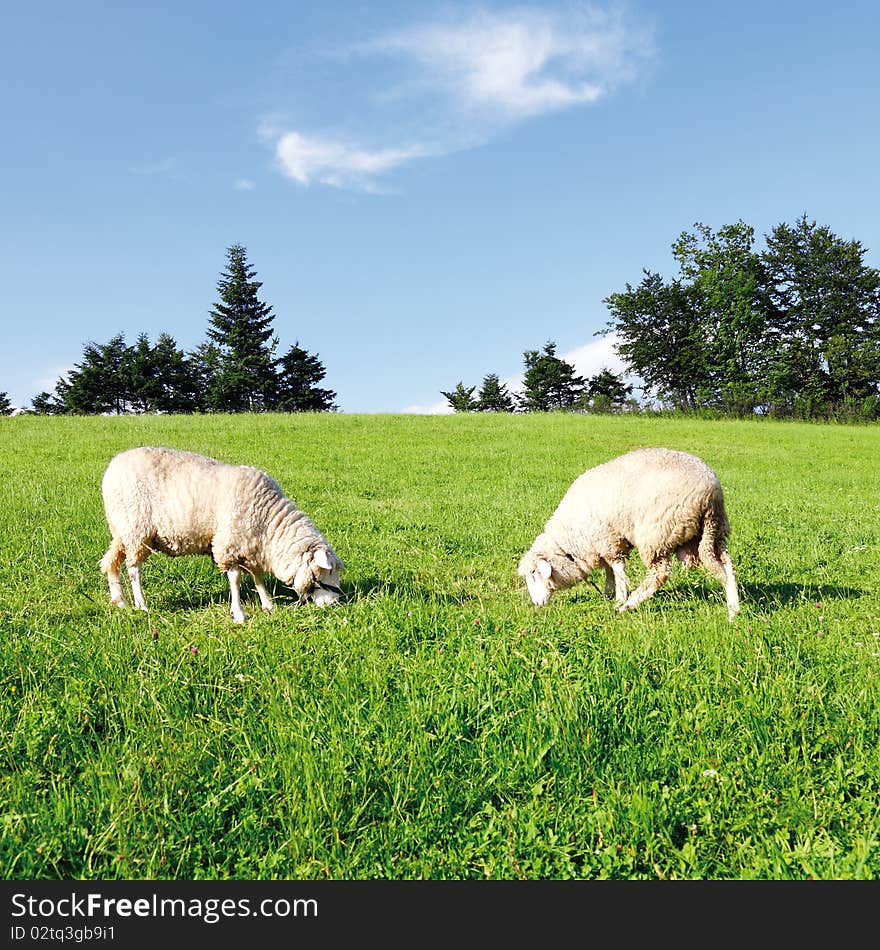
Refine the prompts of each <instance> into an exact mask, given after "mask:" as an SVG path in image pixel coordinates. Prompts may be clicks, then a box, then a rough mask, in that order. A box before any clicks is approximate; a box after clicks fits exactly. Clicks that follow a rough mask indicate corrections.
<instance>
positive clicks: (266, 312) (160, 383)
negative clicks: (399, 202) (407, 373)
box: [0, 244, 337, 414]
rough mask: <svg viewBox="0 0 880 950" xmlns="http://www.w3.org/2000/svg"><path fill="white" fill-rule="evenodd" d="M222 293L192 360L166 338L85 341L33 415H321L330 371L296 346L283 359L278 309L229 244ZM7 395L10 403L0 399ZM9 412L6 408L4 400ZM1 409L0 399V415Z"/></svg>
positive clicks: (328, 399) (242, 252)
mask: <svg viewBox="0 0 880 950" xmlns="http://www.w3.org/2000/svg"><path fill="white" fill-rule="evenodd" d="M226 256H227V264H226V269H225V270H224V271H223V273H222V274H221V277H220V279H219V281H218V284H217V291H218V294H219V297H220V300H219V301H218V302H217V303H215V304H214V305H213V307H212V308H211V310H210V312H209V324H208V330H207V339H206V340H205V341H204V342H203V343H201V344H200V345H199V346H197V347H196V348H195V349H194V350H192V351H191V352H185V351H184V350H183V349H181V347H180V346H178V344H177V342H176V341H175V340H174V337H173V336H171V335H170V334H168V333H161V334H160V335H159V337H158V338H157V339H156V340H155V342H153V341H151V340H150V338H149V335H148V334H146V333H140V334H138V336H137V338H136V339H135V341H134V342H133V343H131V344H128V343H126V341H125V335H124V334H123V333H119V334H117V335H116V336H114V337H113V338H112V339H110V340H109V341H107V342H106V343H96V342H89V343H87V344H86V345H85V347H84V349H83V354H82V358H81V360H80V362H79V363H77V364H75V366H74V368H73V369H72V370H71V371H70V372H69V373H68V374H67V375H66V376H63V377H61V378H60V379H59V380H58V381H57V383H56V385H55V390H54V392H52V393H49V392H41V393H39V394H38V395H37V396H35V397H34V399H33V400H32V411H33V412H35V413H48V414H60V413H74V414H100V413H132V412H134V413H138V412H162V413H193V412H268V411H279V412H325V411H333V410H335V409H336V408H337V406H336V401H335V400H336V393H335V392H334V391H333V390H331V389H325V388H322V387H321V386H319V383H320V382H321V381H322V380H323V379H324V377H325V375H326V370H325V368H324V365H323V363H322V362H321V361H320V359H319V358H318V357H317V356H316V355H314V354H311V353H309V352H308V351H307V350H305V349H303V348H302V347H301V346H300V345H299V341H297V342H296V343H294V344H293V346H291V347H289V348H288V349H287V350H286V351H285V352H284V353H282V354H281V355H280V356H279V357H276V355H275V353H276V351H277V348H278V344H279V340H278V338H277V336H276V335H275V332H274V330H273V326H272V324H273V320H274V313H273V310H272V307H271V306H270V305H268V304H266V303H264V302H263V301H262V300H261V299H260V296H259V289H260V287H261V286H262V282H261V281H259V280H256V279H255V278H256V270H255V269H254V267H253V266H252V265H251V264H249V263H248V260H247V249H246V248H245V247H244V246H243V245H241V244H233V245H232V246H231V247H229V248H227V251H226ZM3 395H4V396H5V394H3ZM7 404H8V399H7ZM2 406H3V401H2V400H0V411H3V410H2Z"/></svg>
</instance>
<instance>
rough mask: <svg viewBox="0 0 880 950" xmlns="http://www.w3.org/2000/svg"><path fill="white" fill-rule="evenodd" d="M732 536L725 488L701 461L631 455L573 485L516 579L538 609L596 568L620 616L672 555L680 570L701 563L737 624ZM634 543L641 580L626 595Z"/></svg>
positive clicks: (653, 587)
mask: <svg viewBox="0 0 880 950" xmlns="http://www.w3.org/2000/svg"><path fill="white" fill-rule="evenodd" d="M729 535H730V524H729V522H728V519H727V513H726V511H725V507H724V495H723V492H722V489H721V483H720V482H719V480H718V477H717V475H716V474H715V473H714V472H713V471H712V469H711V468H709V466H708V465H707V464H706V463H705V462H704V461H703V460H702V459H700V458H697V457H696V456H695V455H689V454H688V453H687V452H679V451H675V450H673V449H666V448H643V449H635V450H634V451H632V452H627V453H626V454H624V455H620V456H618V457H617V458H614V459H611V460H610V461H608V462H605V463H603V464H601V465H597V466H596V467H595V468H591V469H588V470H587V471H586V472H584V473H583V474H582V475H580V476H579V477H578V478H576V479H575V480H574V482H573V483H572V484H571V486H570V487H569V489H568V491H567V492H566V493H565V495H564V497H563V498H562V501H561V502H560V503H559V506H558V507H557V509H556V511H555V512H554V513H553V514H552V515H551V517H550V519H549V520H548V521H547V523H546V524H545V526H544V530H543V531H542V532H541V533H540V534H539V535H538V536H537V537H536V538H535V541H534V543H533V544H532V546H531V548H530V549H529V550H528V551H527V552H526V553H525V554H524V555H523V556H522V558H521V560H520V562H519V568H518V573H519V576H520V577H524V578H525V581H526V586H527V588H528V591H529V595H530V597H531V599H532V603H533V604H534V605H535V606H537V607H541V606H544V605H545V604H546V603H547V602H548V600H549V599H550V595H551V594H552V593H553V591H554V590H557V589H562V588H567V587H571V586H572V585H573V584H576V583H577V582H578V581H581V580H585V579H586V578H587V576H588V575H589V574H590V572H591V571H592V570H594V569H595V568H597V567H599V566H600V565H601V566H602V567H604V569H605V590H604V593H605V596H606V597H607V598H608V599H609V600H611V599H614V600H615V601H616V605H617V609H618V611H621V612H622V611H625V610H630V609H632V608H635V607H637V606H638V605H639V604H641V603H643V602H644V601H645V600H647V599H648V598H649V597H651V596H652V595H653V594H654V593H655V592H656V591H657V589H658V588H659V587H660V586H661V585H662V584H663V583H664V582H665V581H666V580H667V578H668V577H669V573H670V570H671V557H672V555H673V554H675V555H677V557H678V559H679V560H680V561H681V563H682V565H683V566H684V567H686V568H687V567H696V566H697V565H702V566H703V567H704V568H705V569H706V570H708V571H709V573H711V574H712V575H714V576H715V577H716V578H717V579H718V580H719V581H720V582H721V583H722V584H723V585H724V592H725V596H726V600H727V615H728V620H730V621H733V619H734V617H736V615H737V613H738V612H739V592H738V590H737V584H736V575H735V573H734V567H733V561H732V560H731V558H730V555H729V554H728V552H727V544H726V540H727V538H728V537H729ZM634 547H635V548H638V551H639V555H640V557H641V559H642V561H643V562H644V564H645V567H646V568H647V574H646V575H645V578H644V579H643V580H642V582H641V584H639V586H638V587H637V588H636V589H635V590H634V591H633V592H632V593H629V582H628V579H627V576H626V569H625V566H626V559H627V557H628V556H629V554H630V552H631V551H632V549H633V548H634Z"/></svg>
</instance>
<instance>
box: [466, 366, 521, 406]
mask: <svg viewBox="0 0 880 950" xmlns="http://www.w3.org/2000/svg"><path fill="white" fill-rule="evenodd" d="M474 408H475V409H476V410H477V411H478V412H513V410H514V403H513V396H511V395H510V393H509V392H508V391H507V384H506V383H502V382H501V380H500V379H499V378H498V374H497V373H489V375H488V376H486V377H485V378H484V379H483V385H482V386H481V387H480V391H479V392H478V393H477V402H476V405H475V406H474Z"/></svg>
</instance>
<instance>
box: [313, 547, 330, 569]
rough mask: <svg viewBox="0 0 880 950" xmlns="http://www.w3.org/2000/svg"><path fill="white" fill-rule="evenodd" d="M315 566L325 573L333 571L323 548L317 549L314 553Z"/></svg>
mask: <svg viewBox="0 0 880 950" xmlns="http://www.w3.org/2000/svg"><path fill="white" fill-rule="evenodd" d="M315 564H317V565H318V567H323V568H324V570H325V571H332V570H333V565H332V564H331V563H330V558H329V557H327V552H326V551H325V550H324V549H323V548H318V550H317V551H315Z"/></svg>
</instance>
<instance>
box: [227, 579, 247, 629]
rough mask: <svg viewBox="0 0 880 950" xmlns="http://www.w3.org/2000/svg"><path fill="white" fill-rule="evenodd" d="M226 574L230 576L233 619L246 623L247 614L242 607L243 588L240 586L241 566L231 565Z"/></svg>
mask: <svg viewBox="0 0 880 950" xmlns="http://www.w3.org/2000/svg"><path fill="white" fill-rule="evenodd" d="M226 576H227V577H228V578H229V594H230V598H231V601H232V603H231V612H232V619H233V620H234V621H235V622H236V623H244V621H245V616H244V611H243V610H242V609H241V589H240V587H239V584H240V582H241V568H239V567H231V568H230V569H229V570H228V571H227V572H226Z"/></svg>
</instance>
